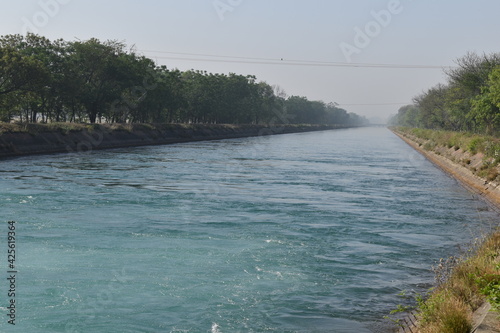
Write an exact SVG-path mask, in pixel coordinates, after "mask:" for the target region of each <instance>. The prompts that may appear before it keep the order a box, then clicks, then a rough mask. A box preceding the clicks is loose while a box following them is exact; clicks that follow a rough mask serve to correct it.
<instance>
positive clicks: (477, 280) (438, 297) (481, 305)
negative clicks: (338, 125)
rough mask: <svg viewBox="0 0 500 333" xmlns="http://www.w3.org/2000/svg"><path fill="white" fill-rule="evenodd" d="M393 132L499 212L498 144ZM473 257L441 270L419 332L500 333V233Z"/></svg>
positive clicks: (487, 239) (409, 131)
mask: <svg viewBox="0 0 500 333" xmlns="http://www.w3.org/2000/svg"><path fill="white" fill-rule="evenodd" d="M391 130H392V131H393V133H394V134H396V135H397V136H398V137H400V138H401V139H402V140H403V141H405V142H406V143H407V144H409V145H410V146H411V147H412V148H414V149H415V150H417V151H418V152H420V153H421V154H422V155H424V156H425V157H426V158H427V159H428V160H430V161H431V162H433V163H434V164H435V165H436V166H438V167H439V168H441V169H442V170H443V171H445V172H446V173H447V174H449V175H450V176H451V177H453V178H454V179H456V180H458V181H459V182H460V183H461V184H462V185H464V186H465V187H466V188H467V189H469V190H470V191H472V192H474V193H476V194H478V195H480V196H481V197H483V198H484V199H485V200H486V201H488V202H489V203H490V204H491V206H492V208H493V209H494V210H497V211H498V210H499V209H500V189H499V185H500V183H499V176H498V175H499V172H498V171H499V170H498V160H497V153H496V151H494V149H493V151H491V150H492V147H493V148H495V147H497V146H498V142H497V140H496V139H490V138H483V137H470V135H466V134H460V133H451V132H441V133H438V132H436V133H433V132H432V131H415V130H412V129H398V128H392V129H391ZM479 146H482V147H479ZM480 148H481V149H480ZM472 253H473V254H472V255H470V256H467V257H466V258H461V259H460V260H459V262H458V263H456V264H455V263H453V265H452V266H451V267H449V265H451V263H449V262H444V263H443V265H444V268H443V270H444V271H447V272H449V273H447V274H448V275H447V276H446V281H445V282H443V283H442V284H439V285H438V286H437V287H436V288H435V289H434V290H433V291H432V293H431V295H430V297H429V298H428V299H427V300H425V301H424V300H420V301H419V307H418V311H417V312H418V315H417V320H418V322H419V325H418V326H419V328H418V331H419V332H440V333H444V332H464V333H467V332H471V331H472V332H476V333H491V332H500V322H499V319H498V316H499V314H498V312H491V311H489V308H490V303H492V304H493V305H494V306H496V307H497V309H498V306H499V302H500V279H499V276H500V275H499V274H500V233H499V232H498V229H497V230H492V234H491V235H488V236H487V237H485V240H484V242H483V243H482V244H479V245H477V247H476V248H475V249H473V251H472ZM487 300H489V301H490V303H488V301H487ZM413 329H415V328H413ZM405 332H406V331H405Z"/></svg>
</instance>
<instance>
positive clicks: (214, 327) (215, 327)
mask: <svg viewBox="0 0 500 333" xmlns="http://www.w3.org/2000/svg"><path fill="white" fill-rule="evenodd" d="M219 327H220V326H219V325H218V324H217V323H213V324H212V329H211V331H210V332H211V333H222V332H221V331H220V330H219Z"/></svg>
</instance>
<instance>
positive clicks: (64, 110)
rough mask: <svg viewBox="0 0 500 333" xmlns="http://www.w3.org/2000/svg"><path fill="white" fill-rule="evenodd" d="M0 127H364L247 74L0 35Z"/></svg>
mask: <svg viewBox="0 0 500 333" xmlns="http://www.w3.org/2000/svg"><path fill="white" fill-rule="evenodd" d="M276 119H277V121H276ZM0 121H4V122H11V121H18V122H31V123H35V122H42V123H47V122H90V123H96V122H98V123H104V122H105V123H125V122H129V123H200V124H216V123H226V124H263V123H268V122H270V121H274V122H279V123H291V124H297V123H309V124H338V125H362V124H365V123H367V121H366V119H365V118H363V117H360V116H358V115H356V114H354V113H348V112H347V111H346V110H344V109H342V108H339V107H337V106H336V105H335V104H333V103H330V104H327V103H324V102H323V101H309V100H308V99H307V98H305V97H300V96H290V97H288V96H287V95H286V94H285V93H284V92H283V91H282V90H281V89H280V88H279V87H276V86H271V85H269V84H267V83H266V82H261V81H260V82H259V81H257V79H256V77H255V76H252V75H246V76H244V75H237V74H234V73H230V74H227V75H226V74H213V73H207V72H206V71H199V70H188V71H180V70H178V69H168V68H167V67H166V66H158V65H156V64H155V62H154V61H153V60H152V59H149V58H147V57H145V56H143V55H140V54H138V53H137V52H136V51H135V50H134V48H127V46H126V45H125V44H124V43H121V42H118V41H105V42H102V41H99V40H97V39H90V40H87V41H70V42H68V41H64V40H62V39H60V40H55V41H51V40H49V39H47V38H45V37H42V36H39V35H35V34H27V35H26V36H22V35H7V36H1V37H0Z"/></svg>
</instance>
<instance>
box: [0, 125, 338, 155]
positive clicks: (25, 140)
mask: <svg viewBox="0 0 500 333" xmlns="http://www.w3.org/2000/svg"><path fill="white" fill-rule="evenodd" d="M8 125H9V126H7V125H6V126H3V127H1V126H0V158H2V157H14V156H23V155H33V154H51V153H64V152H87V151H91V150H98V149H109V148H122V147H134V146H146V145H163V144H171V143H180V142H190V141H204V140H221V139H231V138H242V137H252V136H264V135H275V134H286V133H300V132H309V131H321V130H331V129H337V128H341V127H339V126H329V125H276V126H273V127H271V126H260V125H193V124H189V125H188V124H161V125H156V124H155V125H151V124H118V125H117V124H114V125H86V124H50V125H37V124H30V125H24V126H20V125H19V126H12V125H11V124H8Z"/></svg>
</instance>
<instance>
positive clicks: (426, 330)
mask: <svg viewBox="0 0 500 333" xmlns="http://www.w3.org/2000/svg"><path fill="white" fill-rule="evenodd" d="M499 254H500V231H497V232H494V233H493V234H491V235H490V236H488V237H487V238H486V239H485V240H484V241H483V242H482V243H481V245H479V246H478V247H477V248H476V249H474V250H473V251H472V253H471V255H470V256H467V257H464V258H462V259H458V262H457V260H456V259H455V258H453V259H451V260H448V261H444V262H441V263H440V264H439V265H438V266H437V267H436V274H437V280H438V281H440V283H439V285H438V286H437V287H435V288H434V289H433V290H432V291H431V294H430V296H429V297H428V298H426V299H423V298H420V299H418V309H417V310H418V315H417V318H418V323H419V332H421V333H462V332H463V333H468V332H470V331H471V330H472V327H473V321H472V318H473V317H472V314H473V312H474V311H476V310H477V309H478V308H479V307H480V306H481V305H482V304H483V303H484V301H485V300H488V301H489V302H490V303H491V305H492V307H493V309H495V310H496V311H498V310H500V255H499Z"/></svg>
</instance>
